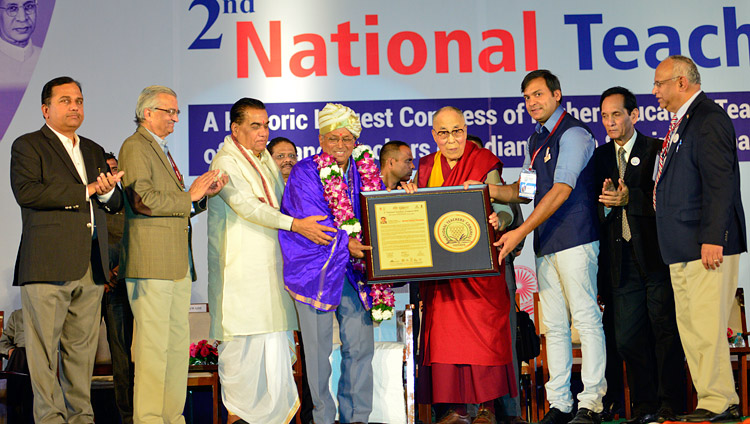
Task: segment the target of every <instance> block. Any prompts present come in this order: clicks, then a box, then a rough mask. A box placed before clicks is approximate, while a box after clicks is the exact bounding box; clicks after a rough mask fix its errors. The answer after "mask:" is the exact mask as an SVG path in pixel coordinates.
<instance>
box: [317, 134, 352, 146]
mask: <svg viewBox="0 0 750 424" xmlns="http://www.w3.org/2000/svg"><path fill="white" fill-rule="evenodd" d="M335 137H336V138H331V137H323V139H324V140H325V141H327V142H329V143H331V144H338V143H339V141H343V142H344V144H345V145H348V144H354V143H355V142H356V141H357V139H356V138H355V137H340V138H339V137H337V136H335Z"/></svg>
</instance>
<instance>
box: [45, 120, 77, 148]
mask: <svg viewBox="0 0 750 424" xmlns="http://www.w3.org/2000/svg"><path fill="white" fill-rule="evenodd" d="M44 125H47V124H44ZM47 128H49V129H50V131H52V132H53V133H55V135H56V136H57V138H59V139H60V141H61V142H62V143H63V144H67V143H71V144H73V146H74V147H75V146H80V145H81V139H80V138H79V137H78V134H75V133H73V135H74V136H75V138H74V139H70V138H68V137H66V136H64V135H63V134H62V133H59V132H57V131H55V129H54V128H52V127H50V126H49V125H47Z"/></svg>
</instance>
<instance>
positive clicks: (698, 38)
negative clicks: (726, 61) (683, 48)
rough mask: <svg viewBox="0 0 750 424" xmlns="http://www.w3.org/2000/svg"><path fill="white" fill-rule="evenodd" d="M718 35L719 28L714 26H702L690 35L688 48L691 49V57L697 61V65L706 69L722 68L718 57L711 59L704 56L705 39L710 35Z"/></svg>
mask: <svg viewBox="0 0 750 424" xmlns="http://www.w3.org/2000/svg"><path fill="white" fill-rule="evenodd" d="M718 33H719V28H718V27H716V26H714V25H701V26H699V27H698V28H696V29H694V30H693V32H692V33H691V34H690V39H689V41H688V48H689V49H690V57H691V58H692V59H693V60H694V61H695V64H696V65H698V66H702V67H704V68H717V67H719V66H721V59H719V58H718V57H715V58H709V57H706V55H705V54H703V38H704V37H705V36H706V35H708V34H714V35H717V34H718Z"/></svg>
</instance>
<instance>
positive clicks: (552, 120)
mask: <svg viewBox="0 0 750 424" xmlns="http://www.w3.org/2000/svg"><path fill="white" fill-rule="evenodd" d="M564 111H565V109H563V107H562V105H558V106H557V109H555V111H554V112H552V115H551V116H550V117H549V119H547V122H545V123H544V125H542V124H540V123H539V122H537V123H536V128H535V129H534V131H536V132H537V133H540V132H542V126H544V127H545V128H547V132H552V129H553V128H555V125H556V124H557V121H559V120H560V116H562V114H563V112H564Z"/></svg>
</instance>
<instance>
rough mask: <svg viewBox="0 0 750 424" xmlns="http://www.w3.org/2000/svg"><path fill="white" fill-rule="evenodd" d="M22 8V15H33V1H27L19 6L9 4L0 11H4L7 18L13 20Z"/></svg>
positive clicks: (34, 9) (34, 8)
mask: <svg viewBox="0 0 750 424" xmlns="http://www.w3.org/2000/svg"><path fill="white" fill-rule="evenodd" d="M22 7H23V13H25V14H26V15H31V14H33V13H36V2H35V1H27V2H26V3H24V4H23V5H21V6H19V5H17V4H11V5H10V6H8V7H0V9H5V14H6V15H8V17H11V18H15V17H16V16H18V11H19V10H21V8H22Z"/></svg>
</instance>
